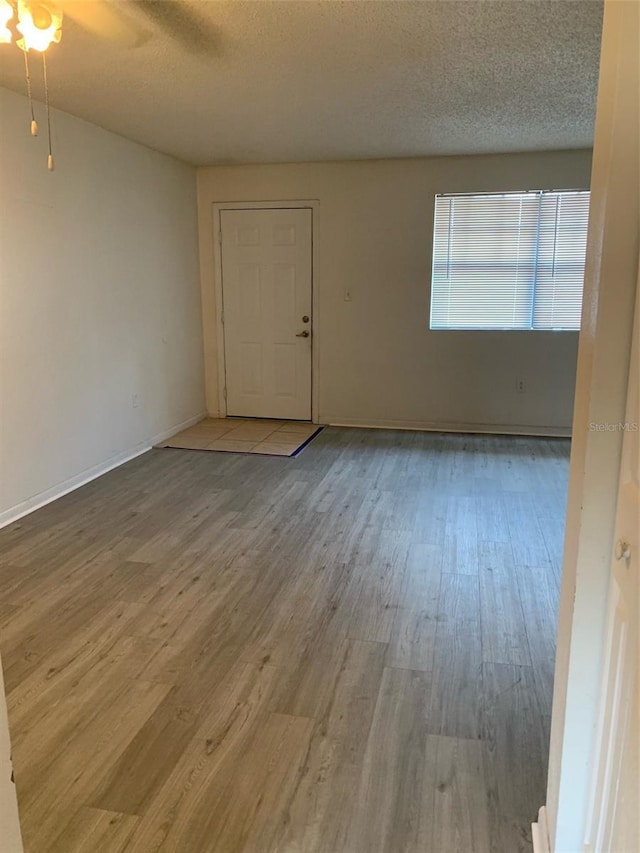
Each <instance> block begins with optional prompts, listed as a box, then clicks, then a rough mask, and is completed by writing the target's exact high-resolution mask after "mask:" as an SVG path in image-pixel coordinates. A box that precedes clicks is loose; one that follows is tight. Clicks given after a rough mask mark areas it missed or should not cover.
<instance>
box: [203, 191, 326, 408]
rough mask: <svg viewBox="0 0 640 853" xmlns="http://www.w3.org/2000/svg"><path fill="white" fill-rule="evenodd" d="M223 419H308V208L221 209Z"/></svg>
mask: <svg viewBox="0 0 640 853" xmlns="http://www.w3.org/2000/svg"><path fill="white" fill-rule="evenodd" d="M220 233H221V240H222V250H221V251H222V301H223V327H224V353H225V373H226V398H227V414H228V415H239V416H244V417H257V418H282V419H292V420H311V341H312V338H311V279H312V254H311V245H312V244H311V210H310V209H309V208H287V209H282V208H277V209H273V208H263V209H252V210H221V211H220Z"/></svg>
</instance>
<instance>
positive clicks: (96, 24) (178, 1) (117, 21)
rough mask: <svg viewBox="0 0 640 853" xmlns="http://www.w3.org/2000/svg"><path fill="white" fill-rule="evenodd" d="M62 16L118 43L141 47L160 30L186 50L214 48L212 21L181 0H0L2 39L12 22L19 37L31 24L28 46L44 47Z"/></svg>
mask: <svg viewBox="0 0 640 853" xmlns="http://www.w3.org/2000/svg"><path fill="white" fill-rule="evenodd" d="M65 16H68V17H69V18H71V19H72V20H73V21H74V22H75V23H76V24H78V25H79V26H80V27H82V29H84V30H85V31H87V32H89V33H91V34H92V35H95V36H97V37H99V38H102V39H105V40H107V41H110V42H113V43H115V44H118V45H120V46H122V47H139V46H140V45H142V44H144V43H145V42H147V41H148V40H149V39H150V38H151V37H152V35H153V31H154V30H156V31H157V30H160V31H162V32H164V33H165V34H166V35H167V36H169V37H170V38H171V39H172V40H174V41H176V42H178V43H179V44H180V45H181V46H182V47H183V48H186V49H187V50H189V51H190V52H194V53H201V52H205V51H207V52H211V51H212V50H213V49H215V48H216V32H215V30H214V27H213V26H212V24H211V22H210V21H209V20H208V19H207V18H206V17H205V16H203V15H200V14H198V13H197V12H196V11H195V7H194V4H191V5H189V4H187V3H185V2H184V0H0V44H1V43H3V42H10V41H11V28H10V24H11V23H13V25H14V27H15V29H16V30H18V31H19V32H20V33H22V37H23V38H24V31H23V28H25V27H26V28H27V29H29V31H30V36H31V40H30V41H29V43H28V49H33V50H40V51H43V50H46V48H47V47H48V46H49V45H50V44H51V43H53V42H58V41H60V36H61V32H62V20H63V17H65ZM43 45H44V46H43ZM20 46H21V45H20Z"/></svg>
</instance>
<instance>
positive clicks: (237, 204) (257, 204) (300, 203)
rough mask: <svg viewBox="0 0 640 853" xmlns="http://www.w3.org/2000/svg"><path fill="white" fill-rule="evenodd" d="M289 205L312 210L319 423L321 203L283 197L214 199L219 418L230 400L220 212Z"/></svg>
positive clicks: (314, 396) (314, 403)
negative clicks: (225, 341)
mask: <svg viewBox="0 0 640 853" xmlns="http://www.w3.org/2000/svg"><path fill="white" fill-rule="evenodd" d="M290 208H305V209H309V210H311V304H312V306H313V307H312V312H311V420H312V422H313V423H314V424H317V423H318V411H319V388H318V375H319V365H320V346H319V334H318V333H319V328H320V324H319V322H318V303H319V299H318V289H319V273H320V265H319V261H318V257H319V252H318V246H319V241H318V222H319V219H320V217H319V212H320V202H319V201H318V200H313V199H311V200H305V199H295V200H282V201H229V202H227V201H222V202H214V204H213V210H212V217H211V225H212V237H213V269H214V279H215V281H214V285H215V301H216V304H215V311H216V341H217V354H218V411H219V413H220V417H221V418H224V417H226V414H227V401H226V399H225V396H224V390H225V384H226V379H225V377H226V364H225V351H224V325H223V323H222V311H221V306H222V304H223V303H222V252H221V250H220V239H219V235H220V230H221V219H220V214H221V212H222V211H223V210H274V209H276V210H278V209H281V210H286V209H290Z"/></svg>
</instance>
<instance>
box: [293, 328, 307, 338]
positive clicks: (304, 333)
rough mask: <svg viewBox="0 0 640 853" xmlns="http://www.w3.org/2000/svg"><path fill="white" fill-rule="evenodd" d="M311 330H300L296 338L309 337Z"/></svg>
mask: <svg viewBox="0 0 640 853" xmlns="http://www.w3.org/2000/svg"><path fill="white" fill-rule="evenodd" d="M308 337H309V332H308V331H307V330H306V329H305V330H304V332H298V334H297V335H296V338H308Z"/></svg>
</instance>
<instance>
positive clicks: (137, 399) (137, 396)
mask: <svg viewBox="0 0 640 853" xmlns="http://www.w3.org/2000/svg"><path fill="white" fill-rule="evenodd" d="M131 405H132V406H133V408H134V409H137V408H138V406H139V405H140V394H137V393H136V394H132V395H131Z"/></svg>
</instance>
